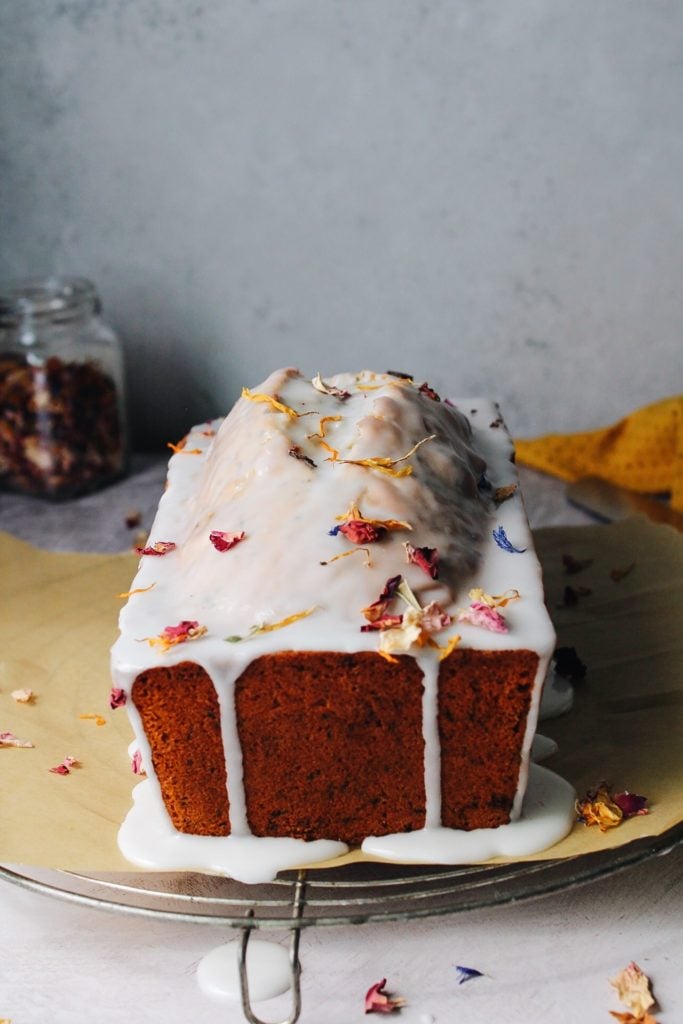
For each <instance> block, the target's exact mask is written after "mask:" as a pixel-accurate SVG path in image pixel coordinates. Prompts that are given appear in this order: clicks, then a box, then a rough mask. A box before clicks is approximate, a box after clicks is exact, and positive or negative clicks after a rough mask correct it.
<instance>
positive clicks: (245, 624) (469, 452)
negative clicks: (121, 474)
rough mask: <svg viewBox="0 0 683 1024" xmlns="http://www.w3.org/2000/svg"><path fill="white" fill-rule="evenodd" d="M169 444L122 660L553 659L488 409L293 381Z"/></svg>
mask: <svg viewBox="0 0 683 1024" xmlns="http://www.w3.org/2000/svg"><path fill="white" fill-rule="evenodd" d="M175 448H176V452H175V454H174V455H173V457H172V459H171V461H170V464H169V475H168V486H167V490H166V492H165V494H164V496H163V498H162V500H161V502H160V506H159V511H158V514H157V517H156V519H155V522H154V525H153V527H152V531H151V534H150V539H149V541H148V546H147V549H146V551H147V552H148V553H147V554H143V556H142V557H141V562H140V568H139V572H138V574H137V576H136V578H135V581H134V583H133V586H132V590H133V591H136V590H137V591H141V592H140V593H134V594H133V595H132V596H131V597H130V599H129V601H128V604H127V605H126V607H125V608H124V609H123V611H122V614H121V621H120V625H121V631H122V639H121V640H120V641H119V644H117V647H116V648H115V660H117V661H118V662H119V663H120V662H127V663H129V665H130V666H131V667H137V669H138V670H139V669H141V668H143V667H145V666H146V665H148V664H151V663H153V662H158V659H159V656H160V653H159V651H160V650H161V653H162V655H163V657H164V658H165V659H167V660H168V661H169V662H171V661H176V660H185V659H187V658H190V659H192V660H197V661H200V662H202V663H204V664H205V666H206V662H207V660H208V661H213V662H215V659H219V660H220V661H224V660H225V659H229V658H236V659H237V660H238V661H240V662H241V661H243V660H245V659H247V658H248V660H251V659H252V658H253V657H256V656H258V655H259V654H261V653H264V652H265V651H267V650H286V649H288V648H291V649H295V648H298V649H313V650H316V649H317V650H321V649H328V650H337V651H340V650H341V651H344V650H346V651H357V650H380V651H381V652H382V653H384V654H385V656H388V657H392V656H394V655H395V654H396V653H403V652H406V653H416V652H417V650H418V649H419V650H423V649H427V648H432V649H434V650H435V651H440V652H441V653H443V652H444V650H446V649H447V647H448V644H449V643H453V642H455V640H454V638H455V636H456V635H458V636H460V637H461V640H460V642H461V643H463V644H465V645H468V646H477V647H493V648H495V647H498V648H500V647H507V648H514V647H524V646H528V647H531V648H532V649H534V650H539V651H541V652H543V651H544V650H547V649H549V647H550V646H552V642H553V639H552V638H553V634H552V627H551V626H550V623H549V620H548V617H547V613H546V612H545V609H544V607H543V602H542V586H541V579H540V570H539V567H538V562H537V560H536V557H535V555H534V554H533V550H532V548H531V547H530V535H529V531H528V525H527V522H526V517H525V515H524V511H523V507H522V504H521V497H520V495H519V493H518V491H517V489H516V474H515V470H514V466H513V464H512V462H511V456H512V444H511V441H510V439H509V437H508V435H507V432H506V431H505V429H504V426H503V423H502V419H501V417H500V413H499V410H498V407H497V406H496V405H495V404H494V403H492V402H488V401H482V400H469V399H467V400H460V401H457V402H453V403H451V402H449V401H448V400H445V401H441V400H440V399H439V396H437V395H436V394H435V393H434V391H433V390H432V389H431V388H429V387H428V385H426V384H420V383H418V382H416V381H414V380H412V379H411V378H409V377H406V376H399V375H395V374H390V373H384V374H377V373H371V372H369V371H364V372H362V373H359V374H340V375H338V376H335V377H332V378H327V379H325V380H323V379H322V378H321V377H320V376H319V375H318V376H317V377H315V378H313V379H310V378H306V377H304V376H303V375H302V374H300V373H299V372H298V371H297V370H294V369H284V370H278V371H276V372H275V373H273V374H272V375H271V376H270V377H269V378H268V379H267V380H266V381H265V382H264V383H263V384H262V385H260V386H259V387H257V388H254V389H253V390H249V389H246V388H245V389H244V391H243V394H242V397H241V398H240V399H239V400H238V402H237V403H236V404H235V406H234V408H233V409H232V411H231V413H230V414H229V415H228V416H227V417H226V418H225V419H224V420H222V421H220V420H219V421H214V422H212V423H210V424H203V425H201V426H198V427H195V428H194V429H193V430H192V431H191V432H190V434H189V435H188V436H187V438H185V439H184V440H183V442H181V445H178V446H175ZM148 588H149V589H148ZM474 588H478V590H477V591H475V593H474V596H473V595H472V594H471V593H470V592H471V591H473V589H474ZM517 595H519V596H517ZM474 606H481V607H479V610H478V611H476V609H475V611H474V612H473V611H472V609H473V608H474ZM487 609H488V611H487ZM169 630H170V632H169ZM183 630H184V631H185V635H183ZM188 639H194V640H197V642H196V643H193V644H192V650H191V651H190V650H189V649H188V648H187V645H186V643H185V641H186V640H188ZM155 640H156V643H155ZM200 652H204V653H200ZM208 652H210V653H208ZM205 655H206V657H205ZM207 667H208V666H207Z"/></svg>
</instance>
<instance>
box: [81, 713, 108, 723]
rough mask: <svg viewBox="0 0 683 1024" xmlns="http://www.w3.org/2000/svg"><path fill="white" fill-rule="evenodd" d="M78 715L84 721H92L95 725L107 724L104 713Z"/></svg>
mask: <svg viewBox="0 0 683 1024" xmlns="http://www.w3.org/2000/svg"><path fill="white" fill-rule="evenodd" d="M78 717H79V719H81V720H82V721H84V722H87V721H92V722H94V723H95V724H96V725H106V724H107V719H106V718H105V717H104V715H95V714H92V715H90V714H88V715H79V716H78Z"/></svg>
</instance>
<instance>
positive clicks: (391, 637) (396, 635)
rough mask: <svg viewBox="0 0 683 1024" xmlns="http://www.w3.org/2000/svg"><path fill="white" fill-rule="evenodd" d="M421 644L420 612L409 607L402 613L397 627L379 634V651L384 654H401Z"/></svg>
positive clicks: (422, 641)
mask: <svg viewBox="0 0 683 1024" xmlns="http://www.w3.org/2000/svg"><path fill="white" fill-rule="evenodd" d="M421 643H424V640H423V630H422V610H421V609H416V608H411V607H409V608H408V609H407V610H406V611H405V612H404V614H403V616H402V619H401V624H400V625H399V626H394V627H393V628H392V629H387V630H383V631H382V632H381V635H380V641H379V649H380V651H384V652H385V653H386V654H395V653H400V654H403V653H405V652H406V651H409V650H410V648H411V647H412V646H413V645H414V644H417V645H418V646H420V645H421Z"/></svg>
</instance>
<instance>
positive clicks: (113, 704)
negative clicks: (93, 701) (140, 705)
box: [109, 686, 128, 711]
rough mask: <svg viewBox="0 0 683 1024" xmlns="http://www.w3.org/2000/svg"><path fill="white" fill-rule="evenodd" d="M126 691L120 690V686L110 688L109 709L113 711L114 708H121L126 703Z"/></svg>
mask: <svg viewBox="0 0 683 1024" xmlns="http://www.w3.org/2000/svg"><path fill="white" fill-rule="evenodd" d="M127 699H128V698H127V697H126V691H125V690H123V689H121V687H120V686H112V688H111V691H110V693H109V707H110V708H111V709H112V711H114V710H115V709H116V708H122V707H123V706H124V705H125V703H126V701H127Z"/></svg>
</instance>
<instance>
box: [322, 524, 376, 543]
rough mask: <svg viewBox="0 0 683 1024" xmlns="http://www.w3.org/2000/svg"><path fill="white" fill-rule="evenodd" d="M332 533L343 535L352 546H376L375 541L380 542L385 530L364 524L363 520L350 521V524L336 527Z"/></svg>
mask: <svg viewBox="0 0 683 1024" xmlns="http://www.w3.org/2000/svg"><path fill="white" fill-rule="evenodd" d="M330 533H331V534H336V533H343V534H344V536H345V537H346V539H347V540H350V541H351V543H352V544H374V543H375V541H378V540H380V538H381V537H382V536H383V534H384V533H385V530H384V528H383V527H382V526H375V524H374V523H366V522H363V520H362V519H350V520H349V521H348V523H341V524H340V525H339V526H335V527H334V528H333V529H332V530H330Z"/></svg>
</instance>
